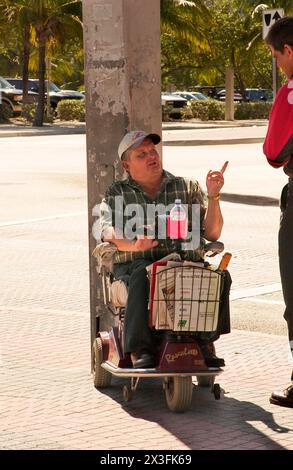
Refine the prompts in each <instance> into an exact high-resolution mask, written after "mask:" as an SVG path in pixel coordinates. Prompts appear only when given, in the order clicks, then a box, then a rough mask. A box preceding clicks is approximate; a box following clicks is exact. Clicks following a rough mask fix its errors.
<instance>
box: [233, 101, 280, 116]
mask: <svg viewBox="0 0 293 470" xmlns="http://www.w3.org/2000/svg"><path fill="white" fill-rule="evenodd" d="M271 108H272V103H264V102H262V101H259V102H256V103H238V104H237V105H236V106H235V114H234V117H235V119H268V117H269V114H270V111H271Z"/></svg>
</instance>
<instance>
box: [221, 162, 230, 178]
mask: <svg viewBox="0 0 293 470" xmlns="http://www.w3.org/2000/svg"><path fill="white" fill-rule="evenodd" d="M228 163H229V162H225V163H224V165H223V166H222V168H221V169H220V172H221V173H222V175H223V173H224V172H225V170H226V168H227V166H228Z"/></svg>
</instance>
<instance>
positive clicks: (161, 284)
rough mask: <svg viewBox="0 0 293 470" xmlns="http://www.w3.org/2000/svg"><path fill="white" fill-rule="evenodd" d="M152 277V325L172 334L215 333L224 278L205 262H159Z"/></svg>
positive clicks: (150, 268)
mask: <svg viewBox="0 0 293 470" xmlns="http://www.w3.org/2000/svg"><path fill="white" fill-rule="evenodd" d="M148 271H149V273H150V275H151V284H150V285H151V287H150V299H149V306H150V312H151V323H152V325H153V326H154V327H155V328H156V329H158V330H161V329H166V330H173V331H214V330H216V328H217V323H218V314H219V298H220V279H221V276H220V275H219V274H218V273H217V272H214V271H211V270H209V269H206V268H204V263H193V262H188V261H184V262H183V261H173V260H169V261H168V260H160V261H158V262H156V263H153V264H152V265H151V266H149V267H148Z"/></svg>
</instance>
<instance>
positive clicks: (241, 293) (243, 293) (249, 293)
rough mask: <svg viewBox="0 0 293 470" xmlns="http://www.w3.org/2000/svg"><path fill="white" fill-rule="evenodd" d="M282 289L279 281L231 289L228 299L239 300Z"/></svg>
mask: <svg viewBox="0 0 293 470" xmlns="http://www.w3.org/2000/svg"><path fill="white" fill-rule="evenodd" d="M279 291H282V286H281V284H280V283H276V284H268V285H266V286H259V287H251V288H249V287H248V288H246V289H245V288H244V289H238V290H237V289H236V290H234V291H233V290H232V291H231V294H230V300H240V299H244V298H247V297H257V296H259V295H265V294H272V293H273V292H279Z"/></svg>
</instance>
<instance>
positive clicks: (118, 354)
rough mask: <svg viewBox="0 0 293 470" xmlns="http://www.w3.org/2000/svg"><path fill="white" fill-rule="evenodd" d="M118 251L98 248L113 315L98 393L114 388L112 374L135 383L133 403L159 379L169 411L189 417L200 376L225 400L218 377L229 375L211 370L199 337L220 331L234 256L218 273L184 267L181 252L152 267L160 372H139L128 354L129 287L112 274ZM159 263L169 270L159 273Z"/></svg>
mask: <svg viewBox="0 0 293 470" xmlns="http://www.w3.org/2000/svg"><path fill="white" fill-rule="evenodd" d="M223 248H224V245H223V244H222V243H221V242H213V243H208V244H207V245H206V255H210V256H214V255H216V254H218V253H220V252H221V251H223ZM115 251H116V247H115V246H114V245H112V244H110V243H107V242H105V243H101V244H99V245H97V247H96V248H95V250H94V253H93V255H94V256H96V258H97V261H98V271H99V274H100V276H101V283H102V290H103V302H104V306H105V311H106V315H110V317H111V319H112V325H113V326H112V327H110V328H109V330H108V331H99V330H98V326H97V331H96V338H95V339H94V342H93V346H92V374H93V382H94V386H95V387H96V388H98V389H100V388H105V387H108V386H110V383H111V378H112V375H114V376H118V377H125V379H127V378H130V385H126V384H125V385H124V387H123V397H124V400H125V401H129V400H131V399H132V398H133V395H134V393H135V392H136V390H137V386H138V383H139V380H140V379H141V378H146V377H159V378H161V379H163V389H164V394H165V399H166V403H167V406H168V408H169V409H170V410H171V411H173V412H184V411H186V410H188V409H189V408H190V405H191V401H192V391H193V383H192V377H193V376H196V378H197V383H198V385H199V386H203V387H210V389H211V391H212V393H213V394H214V397H215V399H219V398H220V396H221V389H220V386H219V384H217V383H215V377H216V376H218V375H219V374H221V373H222V372H223V370H222V369H221V368H219V367H207V365H206V363H205V360H204V357H203V354H202V352H201V349H200V346H199V344H198V342H197V339H196V332H199V331H205V332H209V331H214V330H215V329H216V326H215V325H216V324H217V320H218V313H219V304H220V295H221V281H222V275H223V269H225V268H226V266H224V264H225V261H226V259H227V256H228V259H229V258H230V256H231V255H230V254H228V253H226V255H227V256H225V255H224V256H223V257H222V261H221V263H220V265H219V267H218V269H212V267H211V266H210V264H209V263H208V262H207V261H204V262H203V263H188V262H187V263H182V262H180V261H179V260H178V257H179V255H178V254H176V253H175V254H174V256H172V255H171V256H168V257H166V258H167V260H166V259H165V262H163V263H154V265H152V267H151V268H150V270H149V279H150V299H149V325H150V327H151V328H152V331H153V337H154V344H155V351H154V358H155V367H154V368H149V369H135V368H133V366H132V362H131V358H130V355H129V354H124V352H123V329H124V315H125V306H126V303H127V286H126V284H125V283H124V282H123V281H122V280H116V279H114V277H113V274H112V272H111V260H112V258H113V254H114V253H115ZM170 258H171V260H170ZM205 259H206V258H205ZM161 261H162V260H160V262H161ZM158 264H163V265H164V266H160V269H159V268H158V267H157V265H158ZM154 266H156V267H157V269H155V268H154ZM98 323H99V322H97V325H98Z"/></svg>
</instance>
